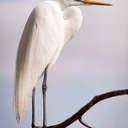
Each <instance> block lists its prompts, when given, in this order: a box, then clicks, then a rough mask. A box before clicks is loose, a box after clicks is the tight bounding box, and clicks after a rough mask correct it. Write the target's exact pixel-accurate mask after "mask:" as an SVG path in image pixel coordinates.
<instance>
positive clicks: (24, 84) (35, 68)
mask: <svg viewBox="0 0 128 128" xmlns="http://www.w3.org/2000/svg"><path fill="white" fill-rule="evenodd" d="M78 1H80V0H76V1H72V0H69V1H68V0H57V1H44V2H41V3H39V4H38V5H37V6H36V7H35V8H34V9H33V11H32V13H31V14H30V16H29V18H28V21H27V23H26V26H25V29H24V32H23V35H22V38H21V41H20V45H19V48H18V53H17V61H16V84H15V109H16V118H17V121H20V119H21V118H22V116H23V115H24V112H25V111H26V107H27V102H28V98H29V97H30V96H32V91H33V89H34V88H35V86H36V83H37V81H38V80H39V79H40V78H41V77H42V76H43V73H44V71H45V69H46V67H48V70H49V69H50V67H52V66H53V64H54V63H55V62H56V60H57V59H58V57H59V55H60V52H61V50H62V48H63V47H64V45H65V44H66V43H67V42H69V41H70V40H71V39H72V37H73V36H74V35H75V33H76V32H77V31H78V30H79V28H80V26H81V24H82V19H83V17H82V14H81V11H80V9H79V8H78V7H75V6H73V5H81V4H82V2H83V1H81V2H78ZM88 1H89V2H90V0H88ZM89 2H88V3H89ZM92 2H93V1H92ZM92 2H90V3H92ZM85 3H87V0H85ZM95 4H97V3H95ZM100 4H101V5H103V3H100Z"/></svg>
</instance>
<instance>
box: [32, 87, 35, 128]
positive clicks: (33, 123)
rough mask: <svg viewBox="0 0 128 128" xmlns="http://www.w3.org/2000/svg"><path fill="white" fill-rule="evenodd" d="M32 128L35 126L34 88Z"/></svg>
mask: <svg viewBox="0 0 128 128" xmlns="http://www.w3.org/2000/svg"><path fill="white" fill-rule="evenodd" d="M32 128H35V88H34V89H33V93H32Z"/></svg>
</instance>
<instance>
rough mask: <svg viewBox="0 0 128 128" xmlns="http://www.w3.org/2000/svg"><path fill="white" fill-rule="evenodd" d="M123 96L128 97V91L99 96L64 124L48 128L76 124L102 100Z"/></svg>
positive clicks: (59, 127) (60, 127)
mask: <svg viewBox="0 0 128 128" xmlns="http://www.w3.org/2000/svg"><path fill="white" fill-rule="evenodd" d="M121 95H128V89H124V90H116V91H111V92H107V93H104V94H101V95H97V96H95V97H94V98H93V99H92V100H91V101H90V102H89V103H88V104H86V105H85V106H84V107H82V108H81V109H80V110H79V111H78V112H76V113H75V114H73V115H72V116H71V117H69V118H68V119H66V120H65V121H64V122H62V123H60V124H57V125H54V126H49V127H47V128H66V127H67V126H69V125H71V124H72V123H73V122H75V121H76V120H79V119H80V118H81V117H82V115H84V114H85V113H86V112H87V111H88V110H89V109H90V108H91V107H93V106H94V105H95V104H96V103H98V102H100V101H102V100H105V99H108V98H112V97H115V96H121Z"/></svg>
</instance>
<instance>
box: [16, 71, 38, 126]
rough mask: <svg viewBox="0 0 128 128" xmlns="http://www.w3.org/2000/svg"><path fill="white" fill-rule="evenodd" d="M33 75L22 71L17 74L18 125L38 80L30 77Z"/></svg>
mask: <svg viewBox="0 0 128 128" xmlns="http://www.w3.org/2000/svg"><path fill="white" fill-rule="evenodd" d="M30 78H31V77H30V76H28V75H27V73H26V74H24V73H22V72H20V75H19V74H18V75H17V76H16V83H15V111H16V120H17V123H18V127H19V126H20V120H21V118H22V117H23V116H24V114H25V112H26V109H27V104H28V100H29V97H31V96H32V90H33V88H34V87H35V85H36V81H35V80H32V79H30Z"/></svg>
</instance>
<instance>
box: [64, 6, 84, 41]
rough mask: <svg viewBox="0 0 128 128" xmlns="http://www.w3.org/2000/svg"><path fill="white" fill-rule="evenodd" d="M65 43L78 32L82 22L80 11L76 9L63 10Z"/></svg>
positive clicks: (72, 7)
mask: <svg viewBox="0 0 128 128" xmlns="http://www.w3.org/2000/svg"><path fill="white" fill-rule="evenodd" d="M64 21H65V22H64V23H65V29H64V30H65V41H66V42H68V41H69V40H71V39H72V37H73V36H74V35H75V34H76V32H78V30H79V29H80V26H81V24H82V21H83V16H82V13H81V10H80V9H79V8H78V7H74V6H71V7H67V8H65V9H64Z"/></svg>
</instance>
